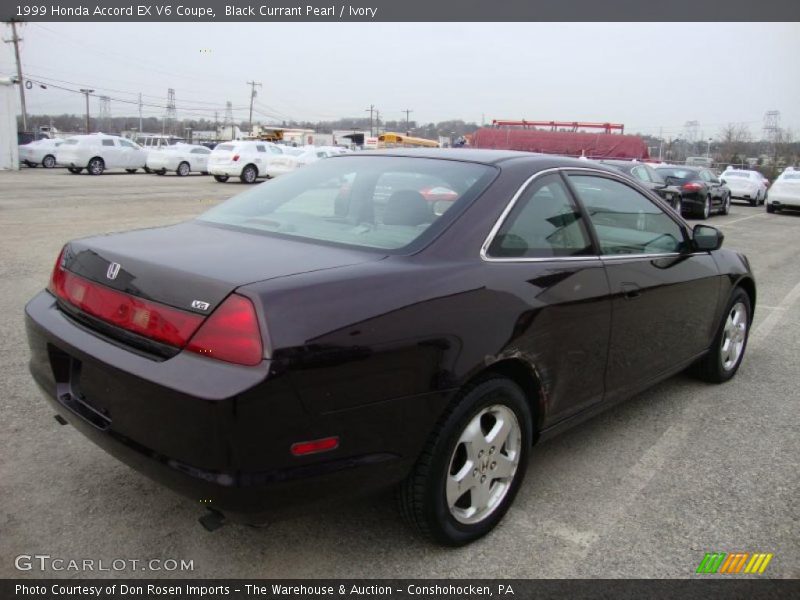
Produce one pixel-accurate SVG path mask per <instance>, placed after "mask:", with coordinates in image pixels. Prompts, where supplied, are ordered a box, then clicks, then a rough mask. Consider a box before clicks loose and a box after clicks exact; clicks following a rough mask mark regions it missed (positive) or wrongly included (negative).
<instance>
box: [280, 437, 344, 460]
mask: <svg viewBox="0 0 800 600" xmlns="http://www.w3.org/2000/svg"><path fill="white" fill-rule="evenodd" d="M338 447H339V436H338V435H334V436H331V437H326V438H322V439H319V440H311V441H310V442H297V443H296V444H292V447H291V450H292V454H294V455H295V456H305V455H307V454H317V453H318V452H328V451H329V450H336V448H338Z"/></svg>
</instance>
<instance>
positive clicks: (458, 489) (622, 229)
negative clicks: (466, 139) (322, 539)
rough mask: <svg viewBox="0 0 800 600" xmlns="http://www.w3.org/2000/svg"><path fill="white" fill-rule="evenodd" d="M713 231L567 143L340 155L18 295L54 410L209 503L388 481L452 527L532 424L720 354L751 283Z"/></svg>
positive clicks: (444, 529) (76, 254) (499, 505)
mask: <svg viewBox="0 0 800 600" xmlns="http://www.w3.org/2000/svg"><path fill="white" fill-rule="evenodd" d="M432 190H433V191H432ZM721 243H722V235H721V234H720V232H719V231H718V230H716V229H714V228H713V227H709V226H705V225H697V226H696V227H695V228H694V230H692V229H690V228H689V227H688V226H687V225H686V223H685V222H684V221H683V220H682V219H681V217H680V216H679V215H677V214H676V213H675V212H674V211H673V210H671V209H670V208H669V207H668V206H667V205H666V204H664V203H663V202H662V201H661V200H660V199H659V198H658V197H657V196H655V195H653V194H652V193H651V192H650V191H648V190H647V189H646V188H643V187H641V186H640V185H639V184H638V183H637V182H636V181H634V180H632V179H629V178H628V177H627V176H625V175H624V174H622V173H620V172H619V171H616V170H612V169H610V168H607V167H603V166H601V165H596V166H587V163H586V161H580V160H573V159H568V158H561V157H552V156H550V157H548V156H541V155H533V154H525V153H518V152H506V151H493V150H469V149H453V150H438V149H433V150H418V151H414V150H397V151H388V150H387V151H375V152H367V153H362V154H351V155H345V156H337V157H332V158H328V159H325V160H323V161H319V162H317V163H315V164H313V165H310V166H308V167H306V168H304V169H302V170H299V171H297V172H295V173H291V174H288V175H285V176H283V177H280V178H279V179H276V180H272V181H269V182H266V183H263V184H261V185H259V186H257V187H255V188H252V189H250V190H248V191H246V192H244V193H242V194H240V195H237V196H235V197H234V198H231V199H230V200H228V201H226V202H224V203H222V204H220V205H219V206H216V207H214V208H212V209H211V210H209V211H208V212H206V213H204V214H203V215H201V216H200V217H199V218H197V219H196V220H193V221H189V222H186V223H182V224H178V225H172V226H169V227H160V228H155V229H144V230H138V231H131V232H126V233H119V234H114V235H101V236H97V237H91V238H86V239H81V240H77V241H72V242H69V243H68V244H67V245H66V246H64V249H63V250H62V252H61V254H60V256H59V257H58V259H57V261H56V263H55V267H54V269H53V274H52V278H51V281H50V285H49V287H48V289H47V290H46V291H42V292H41V293H40V294H38V295H37V296H36V297H34V298H33V299H32V300H31V301H30V303H29V304H28V305H27V307H26V319H27V330H28V337H29V343H30V348H31V361H30V368H31V372H32V374H33V377H34V379H35V380H36V382H37V383H38V384H39V386H40V387H41V389H42V390H43V391H44V393H45V395H46V396H47V398H48V399H49V401H50V402H51V404H52V406H53V407H54V408H55V410H56V412H57V415H58V416H57V419H58V420H59V421H61V422H64V421H67V422H69V423H71V424H73V425H74V426H75V427H77V428H78V429H79V430H80V431H81V432H82V433H83V434H85V435H86V436H87V437H89V438H90V439H91V440H93V441H94V442H95V443H97V444H98V445H100V446H101V447H102V448H104V449H105V450H107V451H108V452H110V453H111V454H113V455H114V456H116V457H118V458H119V459H121V460H123V461H125V462H126V463H128V464H130V465H131V466H133V467H134V468H136V469H139V470H141V471H143V472H144V473H146V474H148V475H149V476H151V477H152V478H154V479H156V480H158V481H160V482H162V483H164V484H165V485H167V486H169V487H171V488H174V489H175V490H177V491H179V492H181V493H183V494H185V495H186V496H188V497H189V498H191V499H193V500H194V501H198V499H201V498H203V499H209V500H210V503H209V505H210V507H211V508H212V509H213V511H216V512H215V513H213V514H216V515H220V514H221V515H225V516H227V517H229V518H230V519H231V520H239V521H244V522H247V523H262V522H265V521H267V520H269V519H271V518H273V517H274V516H275V515H276V514H280V513H282V512H286V509H289V508H291V509H294V508H296V507H300V506H305V507H306V508H307V507H308V506H309V505H313V504H316V503H318V504H321V505H323V506H330V505H333V504H337V503H342V502H344V501H348V500H351V499H352V498H353V496H356V495H362V494H367V493H370V492H377V491H379V490H384V489H388V488H392V487H394V488H396V489H397V497H398V500H399V504H400V507H401V512H402V513H403V515H404V516H405V518H406V519H407V521H408V522H409V523H410V524H411V525H412V526H413V527H415V528H416V529H418V530H419V531H421V532H422V533H424V534H426V535H427V536H429V537H431V538H433V539H434V540H436V541H438V542H440V543H443V544H450V545H459V544H464V543H467V542H470V541H472V540H474V539H476V538H478V537H480V536H481V535H484V534H485V533H487V532H488V531H490V530H491V529H492V528H493V527H494V526H495V525H497V523H498V522H499V521H500V519H501V518H502V517H503V515H504V513H505V512H506V511H507V509H508V508H509V505H510V504H511V502H512V501H513V499H514V496H515V495H516V493H517V491H518V489H519V487H520V485H521V484H522V480H523V477H524V475H525V470H526V464H527V461H528V456H529V453H530V451H531V448H532V447H533V444H534V443H535V442H536V441H537V440H541V439H543V438H545V437H546V436H549V435H552V434H553V433H555V432H557V431H560V430H563V429H564V428H566V427H567V426H569V425H571V424H574V423H576V422H578V421H580V420H581V419H583V418H585V417H587V416H589V415H592V414H594V413H597V412H598V411H600V410H602V409H604V408H606V407H608V406H611V405H612V404H614V403H615V402H617V401H618V400H621V399H624V398H628V397H630V396H632V395H633V394H635V393H637V392H638V391H640V390H643V389H644V388H646V387H648V386H651V385H653V384H654V383H655V382H657V381H659V380H661V379H664V378H666V377H668V376H670V375H672V374H674V373H677V372H678V371H681V370H683V369H685V368H687V367H691V368H692V370H693V371H694V372H695V373H697V374H698V375H699V376H700V377H702V378H703V379H705V380H708V381H713V382H724V381H726V380H728V379H730V378H731V377H733V375H734V374H735V373H736V371H737V369H738V367H739V364H740V363H741V361H742V357H743V355H744V351H745V345H746V343H747V335H748V328H749V325H750V323H751V321H752V316H753V308H754V306H755V295H756V291H755V282H754V279H753V275H752V274H751V271H750V267H749V264H748V261H747V259H746V258H745V257H744V256H742V255H741V254H738V253H736V252H733V251H730V250H723V249H720V246H721ZM209 514H211V513H209Z"/></svg>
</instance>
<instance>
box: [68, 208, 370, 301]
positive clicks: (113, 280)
mask: <svg viewBox="0 0 800 600" xmlns="http://www.w3.org/2000/svg"><path fill="white" fill-rule="evenodd" d="M383 257H384V255H383V254H381V253H375V252H370V251H360V250H350V249H344V248H335V247H331V246H323V245H318V244H314V243H309V242H303V241H296V240H287V239H283V238H277V237H274V236H271V235H265V234H260V233H251V232H242V231H238V230H233V229H230V228H225V227H223V226H218V225H212V224H207V223H202V222H200V221H190V222H187V223H181V224H178V225H172V226H169V227H160V228H155V229H141V230H137V231H130V232H126V233H118V234H110V235H103V236H96V237H91V238H84V239H81V240H77V241H73V242H70V243H69V244H68V248H67V252H66V253H65V264H64V266H65V267H66V268H67V269H68V270H69V271H72V272H73V273H75V274H77V275H80V276H82V277H85V278H87V279H90V280H93V281H96V282H98V283H102V284H103V285H106V286H108V287H111V288H113V289H116V290H119V291H121V292H125V293H128V294H131V295H134V296H138V297H142V298H146V299H149V300H155V301H157V302H161V303H163V304H167V305H169V306H174V307H176V308H181V309H184V310H194V311H195V312H199V313H201V314H208V313H210V312H211V311H212V310H213V309H214V308H215V307H216V306H217V305H218V304H219V303H220V302H221V301H222V300H224V299H225V298H226V297H227V296H228V294H230V293H231V292H232V291H233V290H235V289H236V288H237V287H240V286H243V285H246V284H248V283H254V282H258V281H264V280H268V279H274V278H278V277H286V276H290V275H296V274H300V273H308V272H310V271H319V270H323V269H335V268H337V267H343V266H348V265H353V264H357V263H361V262H367V261H374V260H380V259H381V258H383ZM112 263H117V264H118V265H119V267H114V266H113V265H112ZM115 270H116V271H117V272H116V273H114V271H115ZM198 303H199V304H198Z"/></svg>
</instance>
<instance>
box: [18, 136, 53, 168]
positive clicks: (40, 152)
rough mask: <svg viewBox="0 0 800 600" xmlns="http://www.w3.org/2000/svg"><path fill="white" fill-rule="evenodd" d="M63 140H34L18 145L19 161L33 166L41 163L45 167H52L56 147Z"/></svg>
mask: <svg viewBox="0 0 800 600" xmlns="http://www.w3.org/2000/svg"><path fill="white" fill-rule="evenodd" d="M63 141H64V140H50V139H44V140H36V141H35V142H29V143H27V144H22V145H21V146H20V147H19V162H21V163H24V164H26V165H28V166H29V167H35V166H36V165H42V166H43V167H44V168H45V169H52V168H53V167H55V166H56V148H58V147H59V146H60V145H61V143H62V142H63Z"/></svg>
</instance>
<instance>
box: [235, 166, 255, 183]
mask: <svg viewBox="0 0 800 600" xmlns="http://www.w3.org/2000/svg"><path fill="white" fill-rule="evenodd" d="M239 179H240V180H241V182H242V183H255V182H256V179H258V169H256V167H255V165H247V166H246V167H245V168H244V169H242V174H241V175H240V176H239Z"/></svg>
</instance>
